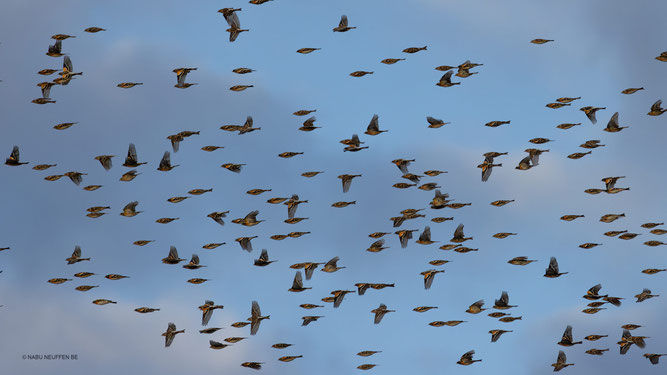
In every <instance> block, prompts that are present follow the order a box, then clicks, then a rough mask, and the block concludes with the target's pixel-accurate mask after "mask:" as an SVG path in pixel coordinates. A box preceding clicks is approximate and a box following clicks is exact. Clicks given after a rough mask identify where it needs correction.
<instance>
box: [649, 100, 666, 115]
mask: <svg viewBox="0 0 667 375" xmlns="http://www.w3.org/2000/svg"><path fill="white" fill-rule="evenodd" d="M665 112H667V109H666V108H662V100H657V101H656V102H655V103H653V104H652V105H651V110H650V111H649V112H648V115H649V116H660V115H662V114H663V113H665Z"/></svg>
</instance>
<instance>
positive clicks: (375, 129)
mask: <svg viewBox="0 0 667 375" xmlns="http://www.w3.org/2000/svg"><path fill="white" fill-rule="evenodd" d="M378 119H379V117H378V115H377V114H375V115H373V118H371V122H370V123H369V124H368V128H367V129H366V131H365V132H364V133H365V134H368V135H378V134H380V133H385V132H387V130H380V125H379V121H378Z"/></svg>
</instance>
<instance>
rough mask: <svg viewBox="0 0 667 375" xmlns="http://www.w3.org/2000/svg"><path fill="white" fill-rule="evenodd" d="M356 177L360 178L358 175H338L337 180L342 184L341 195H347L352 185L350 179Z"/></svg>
mask: <svg viewBox="0 0 667 375" xmlns="http://www.w3.org/2000/svg"><path fill="white" fill-rule="evenodd" d="M356 177H361V175H360V174H342V175H339V176H338V178H339V179H340V180H341V181H342V183H343V193H347V192H348V191H350V185H352V179H354V178H356Z"/></svg>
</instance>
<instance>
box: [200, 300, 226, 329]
mask: <svg viewBox="0 0 667 375" xmlns="http://www.w3.org/2000/svg"><path fill="white" fill-rule="evenodd" d="M223 308H224V306H222V305H216V304H215V303H214V302H213V301H211V300H206V301H205V302H204V304H203V305H201V306H199V310H201V311H202V317H201V325H202V326H207V325H208V322H209V321H210V320H211V317H212V316H213V311H215V310H217V309H223Z"/></svg>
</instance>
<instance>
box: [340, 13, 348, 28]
mask: <svg viewBox="0 0 667 375" xmlns="http://www.w3.org/2000/svg"><path fill="white" fill-rule="evenodd" d="M338 27H340V28H343V27H347V16H346V15H344V14H343V15H342V16H340V22H339V23H338Z"/></svg>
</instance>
